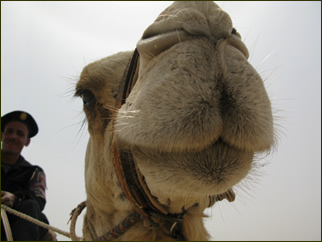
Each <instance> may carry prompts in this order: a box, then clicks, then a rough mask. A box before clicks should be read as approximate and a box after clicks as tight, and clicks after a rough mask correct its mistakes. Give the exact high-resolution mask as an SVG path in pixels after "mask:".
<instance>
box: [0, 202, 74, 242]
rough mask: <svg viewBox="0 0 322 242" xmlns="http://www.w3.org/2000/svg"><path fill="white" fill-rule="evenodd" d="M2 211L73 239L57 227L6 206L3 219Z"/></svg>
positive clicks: (4, 206)
mask: <svg viewBox="0 0 322 242" xmlns="http://www.w3.org/2000/svg"><path fill="white" fill-rule="evenodd" d="M2 209H3V210H5V211H6V212H9V213H11V214H13V215H15V216H18V217H20V218H22V219H25V220H27V221H29V222H31V223H34V224H37V225H38V226H41V227H43V228H46V229H49V230H52V231H54V232H56V233H58V234H61V235H64V236H66V237H68V238H71V236H70V234H69V233H68V232H65V231H63V230H60V229H58V228H56V227H53V226H51V225H49V224H46V223H44V222H42V221H39V220H37V219H35V218H33V217H31V216H29V215H27V214H24V213H21V212H19V211H17V210H15V209H12V208H10V207H8V206H6V205H4V204H1V217H2ZM79 239H80V238H78V239H77V240H79Z"/></svg>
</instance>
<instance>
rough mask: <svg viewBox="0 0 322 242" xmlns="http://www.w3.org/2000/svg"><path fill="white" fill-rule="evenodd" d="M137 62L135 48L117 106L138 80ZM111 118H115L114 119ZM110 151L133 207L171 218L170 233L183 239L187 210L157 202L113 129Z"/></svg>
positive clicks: (120, 89) (138, 210)
mask: <svg viewBox="0 0 322 242" xmlns="http://www.w3.org/2000/svg"><path fill="white" fill-rule="evenodd" d="M138 65H139V52H138V51H137V49H135V51H134V53H133V55H132V57H131V59H130V60H129V63H128V64H127V67H126V69H125V71H124V74H123V77H122V80H121V84H120V87H119V92H118V94H117V97H116V103H115V107H116V108H117V109H119V108H121V106H122V105H123V104H124V103H125V101H126V98H127V97H128V96H129V94H130V92H131V90H132V88H133V86H134V85H135V83H136V81H137V78H138V68H137V67H138ZM113 122H115V120H113ZM113 130H114V123H113ZM112 153H113V159H112V160H113V163H114V167H115V172H116V175H117V177H118V180H119V182H120V184H121V187H122V190H123V192H124V194H125V195H126V197H127V198H128V199H129V200H130V202H131V203H132V204H133V205H134V209H135V211H136V212H137V213H138V214H140V215H142V216H144V217H152V216H156V217H159V218H161V219H163V220H168V221H170V222H172V223H173V224H172V226H171V229H170V235H171V237H172V238H174V239H177V240H185V238H184V236H183V232H182V223H183V215H184V214H185V213H186V212H187V210H185V211H183V212H182V213H179V214H171V213H169V212H168V211H167V209H166V208H165V207H164V206H163V205H162V204H160V203H159V202H158V200H157V199H156V197H154V196H153V195H152V194H151V192H150V190H149V188H148V186H147V184H146V183H145V179H144V177H143V175H142V174H141V172H140V170H139V168H138V166H137V164H136V162H135V160H134V158H133V155H132V154H131V153H130V152H127V151H124V150H122V149H120V147H119V143H118V141H117V140H116V139H115V136H114V132H113V144H112ZM133 171H136V172H135V174H133Z"/></svg>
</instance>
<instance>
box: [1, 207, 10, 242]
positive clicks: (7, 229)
mask: <svg viewBox="0 0 322 242" xmlns="http://www.w3.org/2000/svg"><path fill="white" fill-rule="evenodd" d="M1 219H2V222H3V227H4V231H5V232H6V236H7V241H13V238H12V232H11V228H10V224H9V220H8V216H7V213H6V211H5V210H4V209H3V208H1Z"/></svg>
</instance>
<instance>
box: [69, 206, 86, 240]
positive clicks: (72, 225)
mask: <svg viewBox="0 0 322 242" xmlns="http://www.w3.org/2000/svg"><path fill="white" fill-rule="evenodd" d="M85 207H86V201H85V202H82V203H80V204H79V205H78V206H77V208H76V209H74V210H73V211H72V212H71V216H72V217H71V222H70V227H69V228H70V230H69V231H70V238H71V239H72V240H73V241H79V240H82V238H80V237H78V236H77V235H76V232H75V227H76V221H77V218H78V216H79V215H80V214H81V212H82V211H83V209H84V208H85Z"/></svg>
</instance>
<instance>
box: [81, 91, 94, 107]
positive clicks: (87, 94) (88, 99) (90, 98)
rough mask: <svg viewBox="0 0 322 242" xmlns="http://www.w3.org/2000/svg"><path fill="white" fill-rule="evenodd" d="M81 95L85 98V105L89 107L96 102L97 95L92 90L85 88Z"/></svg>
mask: <svg viewBox="0 0 322 242" xmlns="http://www.w3.org/2000/svg"><path fill="white" fill-rule="evenodd" d="M80 96H81V98H82V99H83V103H84V105H85V106H87V107H90V106H92V105H93V104H95V103H96V97H95V95H94V94H93V93H92V92H91V91H88V90H84V91H82V92H81V94H80Z"/></svg>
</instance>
